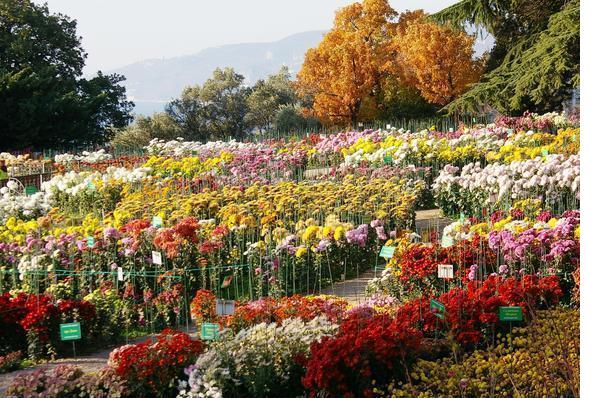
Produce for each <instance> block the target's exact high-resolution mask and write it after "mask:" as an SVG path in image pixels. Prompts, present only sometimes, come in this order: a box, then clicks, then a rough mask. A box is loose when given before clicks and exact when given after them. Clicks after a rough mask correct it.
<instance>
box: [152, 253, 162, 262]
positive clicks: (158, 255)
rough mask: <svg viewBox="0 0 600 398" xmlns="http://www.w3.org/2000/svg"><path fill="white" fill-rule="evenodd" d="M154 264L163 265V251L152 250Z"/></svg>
mask: <svg viewBox="0 0 600 398" xmlns="http://www.w3.org/2000/svg"><path fill="white" fill-rule="evenodd" d="M152 264H156V265H162V253H161V252H155V251H153V252H152Z"/></svg>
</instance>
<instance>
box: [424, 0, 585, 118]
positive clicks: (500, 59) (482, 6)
mask: <svg viewBox="0 0 600 398" xmlns="http://www.w3.org/2000/svg"><path fill="white" fill-rule="evenodd" d="M433 18H435V19H436V20H438V21H440V22H447V23H451V24H453V25H455V26H461V25H463V24H465V23H466V24H472V25H475V26H476V27H478V28H480V29H484V30H486V31H488V32H490V33H491V34H492V35H493V36H494V38H495V39H496V44H495V47H494V49H493V50H492V52H491V54H490V60H489V62H488V71H487V73H486V74H485V75H484V76H483V78H482V80H481V81H480V82H479V83H476V84H474V85H473V86H472V87H471V89H470V90H468V91H467V92H466V93H464V94H463V95H462V96H461V97H459V98H458V99H456V100H455V101H453V102H451V103H450V104H449V105H448V106H447V107H446V108H445V109H446V110H448V111H449V112H457V111H465V110H469V111H476V110H479V109H480V108H481V106H482V105H490V106H492V107H494V108H495V109H497V110H499V111H501V112H504V113H514V114H518V113H521V112H523V111H524V110H527V109H529V110H533V111H537V112H545V111H548V110H550V109H556V108H557V107H559V106H560V104H561V103H562V102H563V101H565V100H567V99H569V98H570V95H571V90H572V89H574V88H577V87H579V0H570V1H567V2H565V1H559V0H537V1H533V2H532V1H525V0H504V1H491V0H486V1H474V0H463V1H461V2H459V3H457V4H455V5H452V6H450V7H448V8H446V9H445V10H442V11H441V12H439V13H437V14H435V15H433Z"/></svg>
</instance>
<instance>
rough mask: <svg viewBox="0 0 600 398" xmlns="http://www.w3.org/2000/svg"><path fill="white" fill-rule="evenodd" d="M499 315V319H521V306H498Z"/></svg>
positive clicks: (508, 320) (507, 320)
mask: <svg viewBox="0 0 600 398" xmlns="http://www.w3.org/2000/svg"><path fill="white" fill-rule="evenodd" d="M499 312H500V313H499V315H500V320H501V321H506V322H510V321H522V320H523V308H521V307H500V309H499Z"/></svg>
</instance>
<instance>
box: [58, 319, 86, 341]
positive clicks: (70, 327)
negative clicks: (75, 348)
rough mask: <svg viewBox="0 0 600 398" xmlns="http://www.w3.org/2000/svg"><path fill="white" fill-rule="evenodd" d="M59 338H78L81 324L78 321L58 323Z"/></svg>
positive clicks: (66, 339)
mask: <svg viewBox="0 0 600 398" xmlns="http://www.w3.org/2000/svg"><path fill="white" fill-rule="evenodd" d="M60 339H61V340H62V341H69V340H80V339H81V324H80V323H79V322H73V323H62V324H61V325H60Z"/></svg>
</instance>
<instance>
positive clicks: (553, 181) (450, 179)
mask: <svg viewBox="0 0 600 398" xmlns="http://www.w3.org/2000/svg"><path fill="white" fill-rule="evenodd" d="M458 171H460V175H457V172H458ZM433 191H434V194H435V197H436V200H437V203H438V204H439V206H440V207H441V208H442V210H443V211H444V212H445V213H446V214H458V213H461V212H462V213H467V214H474V215H476V214H480V213H481V212H482V210H483V209H486V208H491V209H494V210H495V209H498V208H500V207H502V206H507V207H508V208H510V205H511V204H512V203H513V202H514V201H516V200H518V199H526V198H537V197H540V198H542V200H543V202H544V204H546V205H547V206H549V207H551V208H556V209H557V210H559V209H560V208H561V207H562V209H564V208H565V207H568V204H570V205H571V206H574V205H576V204H577V202H578V200H579V155H571V156H564V155H548V156H546V157H545V158H540V157H538V158H535V159H532V160H525V161H517V162H512V163H510V164H507V165H505V164H502V163H491V164H488V165H487V166H485V167H482V166H481V163H479V162H476V163H469V164H468V165H466V166H464V167H463V168H462V170H461V169H460V168H458V167H456V166H453V165H446V166H445V167H444V170H442V172H441V173H440V175H439V177H437V179H436V180H435V183H434V184H433ZM568 208H572V207H568Z"/></svg>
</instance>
